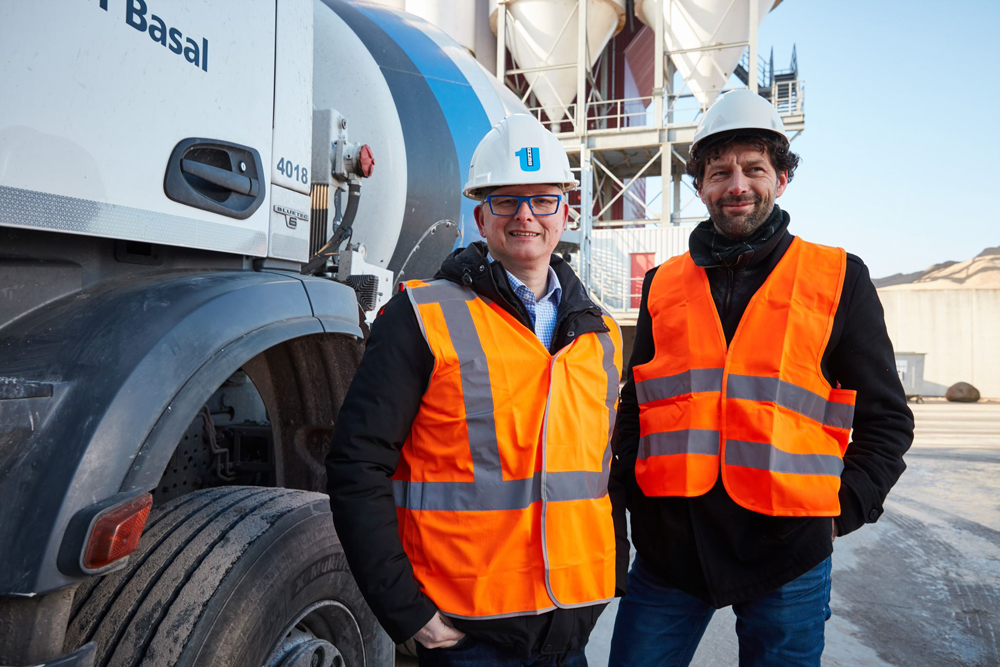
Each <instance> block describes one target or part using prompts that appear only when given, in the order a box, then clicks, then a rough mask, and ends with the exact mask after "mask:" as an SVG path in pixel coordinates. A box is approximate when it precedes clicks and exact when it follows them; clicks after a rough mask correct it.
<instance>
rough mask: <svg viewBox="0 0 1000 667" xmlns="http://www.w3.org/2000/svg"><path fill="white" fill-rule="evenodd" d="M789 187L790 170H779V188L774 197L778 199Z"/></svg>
mask: <svg viewBox="0 0 1000 667" xmlns="http://www.w3.org/2000/svg"><path fill="white" fill-rule="evenodd" d="M786 187H788V172H787V171H779V172H778V188H777V191H776V192H775V194H774V198H775V199H777V198H778V197H780V196H781V195H782V193H784V192H785V188H786Z"/></svg>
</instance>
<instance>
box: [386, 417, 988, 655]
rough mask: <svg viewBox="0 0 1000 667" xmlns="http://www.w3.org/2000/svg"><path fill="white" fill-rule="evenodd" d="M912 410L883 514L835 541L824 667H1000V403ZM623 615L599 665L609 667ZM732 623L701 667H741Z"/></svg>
mask: <svg viewBox="0 0 1000 667" xmlns="http://www.w3.org/2000/svg"><path fill="white" fill-rule="evenodd" d="M911 407H912V408H913V411H914V414H915V416H916V423H917V437H916V442H915V443H914V445H913V448H912V449H911V450H910V452H909V453H908V454H907V456H906V462H907V465H908V466H909V467H908V469H907V471H906V473H904V475H903V477H902V478H901V479H900V481H899V483H898V484H897V485H896V487H895V489H893V491H892V493H891V494H890V496H889V499H888V501H887V502H886V512H885V514H884V515H883V516H882V518H881V519H880V520H879V522H878V523H877V524H875V525H871V526H866V527H865V528H863V529H861V530H859V531H858V532H856V533H853V534H851V535H848V536H846V537H843V538H840V539H838V540H837V542H836V545H835V551H834V556H833V562H834V575H833V599H832V603H831V607H832V608H833V618H832V619H831V620H830V622H829V623H828V624H827V632H826V635H827V649H826V652H825V654H824V659H823V664H824V665H825V666H828V667H856V666H857V667H868V666H870V667H881V666H884V665H902V666H906V667H931V666H937V665H975V666H987V665H991V666H1000V648H998V644H1000V637H998V635H1000V403H979V404H973V405H959V404H954V403H945V402H943V401H938V402H930V401H929V402H927V403H925V404H923V405H917V404H912V403H911ZM614 615H615V605H614V603H613V604H612V605H611V606H610V607H609V609H608V610H607V611H606V612H605V613H604V615H603V616H602V617H601V620H600V622H599V623H598V627H597V628H596V629H595V631H594V634H593V637H592V639H591V642H590V645H589V647H588V650H587V656H588V658H589V662H590V664H591V665H592V667H604V666H605V665H607V662H608V647H609V642H610V639H611V629H612V626H613V624H614ZM734 622H735V617H734V616H733V614H732V612H731V611H730V610H729V609H723V610H721V611H719V612H718V613H716V615H715V618H714V619H713V620H712V623H711V624H710V625H709V628H708V631H707V632H706V633H705V637H704V639H703V640H702V643H701V646H700V647H699V649H698V653H697V654H696V655H695V659H694V662H693V663H692V664H693V665H696V666H697V667H716V666H725V665H736V664H737V645H736V637H735V633H734V631H733V624H734ZM415 663H416V661H409V660H406V659H400V660H399V661H398V662H397V664H398V665H414V664H415Z"/></svg>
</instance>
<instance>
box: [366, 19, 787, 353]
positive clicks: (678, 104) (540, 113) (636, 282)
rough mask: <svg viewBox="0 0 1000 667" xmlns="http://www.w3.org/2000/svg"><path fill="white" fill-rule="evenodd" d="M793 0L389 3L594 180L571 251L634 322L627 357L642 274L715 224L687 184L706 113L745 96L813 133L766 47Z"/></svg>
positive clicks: (604, 295) (567, 242)
mask: <svg viewBox="0 0 1000 667" xmlns="http://www.w3.org/2000/svg"><path fill="white" fill-rule="evenodd" d="M781 1H782V0H777V1H775V0H711V1H709V2H698V3H695V2H690V1H689V0H588V1H587V2H582V1H581V0H476V1H475V2H468V3H451V2H438V1H436V0H379V2H381V4H385V5H389V6H392V7H394V8H397V9H404V10H406V11H407V12H410V13H412V14H415V15H417V16H420V17H422V18H424V19H426V20H428V21H430V22H431V23H433V24H435V25H437V26H438V27H439V28H440V29H441V30H442V31H444V32H446V33H447V34H448V35H450V36H451V37H452V38H454V39H455V40H456V41H457V42H458V43H459V44H461V45H462V46H463V47H465V48H466V49H468V50H469V51H470V52H472V53H473V55H475V57H476V59H477V60H478V61H479V62H480V63H481V64H482V65H483V67H484V68H486V69H487V70H488V71H490V73H493V74H495V75H496V76H497V78H499V79H500V80H502V81H503V82H504V83H505V84H506V85H507V87H508V88H509V89H510V90H511V92H512V93H513V94H515V95H517V96H518V98H519V99H520V100H521V102H522V103H524V104H525V105H526V106H527V107H528V108H529V109H530V110H531V112H532V113H533V114H534V115H535V116H536V117H538V119H539V120H541V121H542V122H543V123H544V124H545V125H546V126H547V127H549V128H550V129H551V130H552V131H553V132H554V133H555V134H556V136H558V137H559V140H560V141H561V142H562V144H563V147H564V148H565V149H566V151H567V152H568V153H569V155H570V160H571V162H572V163H573V165H574V167H575V168H577V169H579V170H580V174H581V176H580V181H581V187H580V191H579V192H578V193H574V195H573V196H572V198H571V203H572V205H573V207H572V209H571V212H570V214H571V223H570V230H569V231H567V233H566V234H565V235H564V237H563V238H564V243H563V244H562V245H561V248H560V250H562V251H563V252H566V253H568V254H570V255H571V257H572V261H573V263H574V264H575V265H576V267H577V271H578V272H579V273H580V275H581V277H582V278H583V280H584V282H585V284H587V285H588V287H589V288H590V291H591V294H592V296H593V297H594V298H595V299H596V300H598V301H599V302H600V303H601V304H602V305H603V306H604V307H605V308H606V309H607V310H608V311H609V312H610V313H611V314H612V315H613V316H614V317H615V318H616V319H617V320H618V322H619V323H620V324H621V325H622V328H623V333H624V336H625V341H626V354H628V353H629V351H630V350H631V339H632V336H633V332H634V327H635V321H636V316H637V314H638V310H639V299H640V294H639V293H640V291H641V288H642V278H643V276H644V275H645V273H646V271H648V270H649V269H651V268H653V267H654V266H657V265H659V264H660V263H662V262H664V261H665V260H667V259H668V258H670V257H673V256H675V255H679V254H682V253H684V252H686V251H687V240H688V235H689V234H690V231H691V229H692V228H693V227H694V225H695V224H697V222H699V221H700V220H702V219H703V217H700V216H693V215H692V212H691V209H690V204H691V203H692V202H695V201H697V194H696V193H695V191H694V189H693V186H692V185H691V183H690V179H686V178H683V174H684V163H685V161H686V160H687V156H688V150H689V147H690V143H691V139H692V138H693V136H694V131H695V128H696V127H697V124H698V120H699V118H700V117H701V114H702V113H703V112H704V111H705V110H706V109H707V108H708V107H709V106H711V104H712V103H713V102H714V101H715V99H716V98H717V97H718V95H719V94H720V93H721V92H723V91H725V90H729V89H732V88H736V87H744V86H745V87H748V88H750V89H751V90H754V91H756V92H758V93H759V94H760V95H762V96H763V97H765V98H767V99H769V100H771V101H772V102H773V103H774V105H775V106H776V107H777V109H778V111H779V113H780V114H781V116H782V119H783V121H784V123H785V128H786V129H787V131H788V132H789V135H790V136H791V137H792V138H793V139H794V137H796V136H797V135H798V134H799V133H801V132H802V131H803V130H804V129H805V111H804V107H805V90H804V84H803V81H802V79H801V78H800V77H799V71H798V63H797V58H796V55H795V51H794V49H793V51H792V53H791V54H789V58H790V60H789V65H788V66H787V67H777V68H776V66H775V56H774V53H773V52H769V55H768V57H767V58H764V57H763V56H762V55H761V54H762V49H761V47H760V45H759V44H758V29H759V26H760V25H761V22H762V21H764V20H765V19H766V17H767V14H768V13H769V12H771V11H774V10H775V9H776V8H777V7H778V6H779V5H780V4H781ZM750 63H754V65H753V66H751V65H750ZM464 227H465V229H466V231H468V228H469V225H467V224H466V225H465V226H464ZM473 231H474V230H473ZM470 240H474V238H472V239H466V242H468V241H470Z"/></svg>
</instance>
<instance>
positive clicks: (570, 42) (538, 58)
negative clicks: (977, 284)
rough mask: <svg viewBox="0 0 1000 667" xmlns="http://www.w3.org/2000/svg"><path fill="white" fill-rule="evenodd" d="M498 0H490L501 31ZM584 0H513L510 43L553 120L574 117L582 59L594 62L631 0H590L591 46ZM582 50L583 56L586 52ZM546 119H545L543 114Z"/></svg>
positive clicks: (495, 23) (494, 24)
mask: <svg viewBox="0 0 1000 667" xmlns="http://www.w3.org/2000/svg"><path fill="white" fill-rule="evenodd" d="M498 4H499V3H498V2H497V0H490V28H491V29H492V30H493V33H494V34H497V33H498V31H499V21H500V20H501V17H500V12H499V11H498ZM580 5H581V3H580V2H579V0H508V2H507V3H506V7H507V12H506V15H505V16H504V17H503V20H504V21H506V23H507V24H506V25H505V26H504V33H505V35H506V43H507V49H508V50H509V51H510V53H511V56H512V58H513V59H514V62H515V63H516V65H517V67H518V69H517V70H513V71H512V72H513V73H519V74H522V75H523V76H524V78H525V80H526V81H527V82H528V86H529V89H530V90H531V92H533V93H534V94H535V97H536V98H537V99H538V103H539V105H540V106H541V108H542V111H544V113H545V116H547V120H548V121H549V122H550V123H553V124H555V123H558V122H560V121H562V120H570V121H572V120H574V116H575V115H576V114H575V111H574V109H573V106H572V105H573V100H574V98H575V97H576V96H577V91H578V86H579V81H578V78H577V63H578V62H580V61H581V60H582V61H583V62H584V63H585V65H586V67H587V68H588V69H589V68H592V67H593V66H594V64H595V63H596V62H597V59H598V58H599V57H600V55H601V52H602V51H603V50H604V47H605V46H606V45H607V43H608V41H609V40H610V39H611V38H612V37H613V36H614V35H615V34H616V33H618V31H620V30H621V29H622V26H623V25H624V24H625V0H588V2H587V3H586V5H585V8H586V12H587V14H586V27H587V30H586V35H587V37H586V49H585V50H583V49H581V44H580V33H581V32H582V31H581V30H580V26H579V18H578V11H579V7H580ZM581 56H583V57H582V58H581ZM543 120H545V119H543Z"/></svg>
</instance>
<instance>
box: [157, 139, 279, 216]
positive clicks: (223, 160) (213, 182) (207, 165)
mask: <svg viewBox="0 0 1000 667" xmlns="http://www.w3.org/2000/svg"><path fill="white" fill-rule="evenodd" d="M263 178H264V168H263V163H262V162H261V159H260V153H258V152H257V151H256V150H255V149H253V148H250V147H249V146H241V145H239V144H234V143H232V142H229V141H222V140H220V139H200V138H195V137H192V138H188V139H184V140H182V141H180V142H179V143H178V144H177V145H176V146H174V150H173V151H172V152H171V153H170V160H169V161H168V163H167V172H166V174H165V176H164V178H163V192H164V193H165V194H166V195H167V197H169V198H170V199H172V200H174V201H176V202H179V203H181V204H185V205H187V206H193V207H194V208H200V209H203V210H205V211H211V212H212V213H218V214H219V215H225V216H228V217H230V218H236V219H238V220H245V219H246V218H249V217H250V216H251V215H253V213H254V211H256V210H257V209H258V208H260V206H261V204H263V203H264V193H265V190H266V187H264V186H266V185H267V183H266V182H262V179H263Z"/></svg>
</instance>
